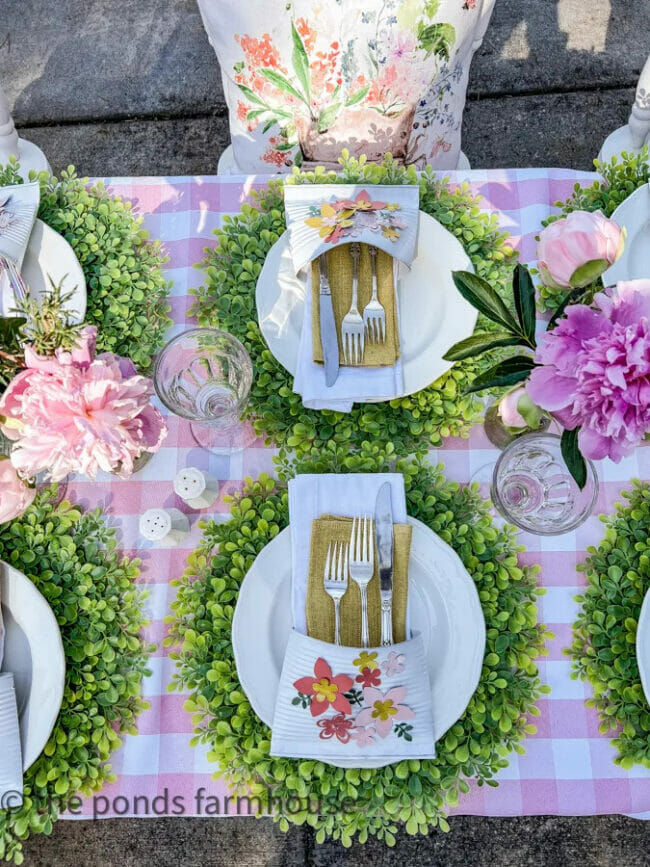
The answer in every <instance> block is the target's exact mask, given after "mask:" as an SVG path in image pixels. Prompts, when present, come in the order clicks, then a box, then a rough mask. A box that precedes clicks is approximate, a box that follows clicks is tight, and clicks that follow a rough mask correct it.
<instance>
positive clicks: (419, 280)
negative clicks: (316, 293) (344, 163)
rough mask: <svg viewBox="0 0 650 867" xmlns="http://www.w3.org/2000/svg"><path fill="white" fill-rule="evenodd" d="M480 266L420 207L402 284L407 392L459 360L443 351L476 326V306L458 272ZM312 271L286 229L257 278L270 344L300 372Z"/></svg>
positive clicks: (261, 315)
mask: <svg viewBox="0 0 650 867" xmlns="http://www.w3.org/2000/svg"><path fill="white" fill-rule="evenodd" d="M473 270H474V267H473V265H472V263H471V261H470V259H469V257H468V255H467V253H466V252H465V250H464V249H463V246H462V244H461V243H460V241H459V240H458V239H457V238H455V237H454V236H453V235H452V234H451V233H450V232H448V231H447V229H445V228H444V226H442V225H441V224H440V223H438V222H437V220H434V219H433V218H432V217H430V216H429V215H428V214H425V213H423V212H422V211H420V226H419V232H418V249H417V256H416V258H415V260H414V261H413V264H412V266H411V269H410V270H407V268H406V266H403V267H402V268H401V270H400V279H399V283H398V286H397V297H398V303H399V322H400V348H401V357H402V362H403V368H404V391H403V393H402V394H401V395H395V397H403V396H405V395H407V394H414V393H415V392H417V391H421V390H422V389H423V388H426V387H427V386H428V385H430V384H431V383H432V382H435V380H436V379H438V378H439V377H440V376H442V374H443V373H445V372H446V371H447V370H449V368H450V367H451V366H452V362H450V361H445V360H444V359H443V357H442V356H443V355H444V354H445V352H447V350H448V349H449V348H450V347H451V346H453V345H454V343H457V342H458V341H459V340H464V339H465V338H466V337H470V336H471V335H472V333H473V332H474V326H475V325H476V319H477V316H478V313H477V311H476V310H475V309H474V308H473V307H472V306H471V304H469V302H467V301H465V299H464V298H463V296H462V295H461V294H460V292H459V291H458V290H457V289H456V287H455V285H454V281H453V279H452V276H451V272H452V271H473ZM306 279H307V278H306V272H305V270H303V271H301V272H300V273H299V274H298V275H296V274H295V272H294V268H293V261H292V258H291V251H290V249H289V238H288V234H287V233H286V232H285V233H284V235H282V237H281V238H280V239H279V240H278V241H276V243H275V244H274V245H273V246H272V247H271V249H270V250H269V253H268V255H267V257H266V261H265V262H264V267H263V268H262V271H261V273H260V276H259V279H258V281H257V289H256V293H255V298H256V302H257V318H258V321H259V323H260V328H261V329H262V334H263V335H264V338H265V340H266V342H267V344H268V346H269V349H270V350H271V352H272V353H273V355H274V356H275V358H277V360H278V361H279V362H280V364H281V365H282V366H283V367H284V368H286V370H288V371H289V373H290V374H292V375H293V376H295V373H296V367H297V364H298V348H299V346H300V333H301V331H302V327H303V320H304V305H305V292H306V289H307V283H306Z"/></svg>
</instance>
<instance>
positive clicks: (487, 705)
mask: <svg viewBox="0 0 650 867" xmlns="http://www.w3.org/2000/svg"><path fill="white" fill-rule="evenodd" d="M333 470H336V471H339V472H341V471H345V472H354V471H357V472H383V471H387V470H395V471H397V472H401V473H403V474H404V479H405V486H406V496H407V501H408V509H409V514H410V515H412V516H413V517H415V518H419V519H420V520H421V521H423V522H424V523H425V524H427V526H429V527H431V529H432V530H434V532H436V533H437V534H438V535H439V536H440V537H441V538H442V539H444V540H445V541H446V542H448V543H449V544H450V545H451V546H452V547H453V548H454V549H455V550H456V551H457V553H458V554H459V556H460V558H461V559H462V561H463V563H464V564H465V566H466V567H467V569H468V571H469V573H470V574H471V575H472V576H473V578H474V581H475V582H476V587H477V590H478V593H479V597H480V600H481V605H482V607H483V613H484V615H485V621H486V627H487V647H486V654H485V658H484V662H483V669H482V672H481V679H480V683H479V686H478V688H477V690H476V692H475V694H474V696H473V698H472V700H471V701H470V704H469V706H468V708H467V710H466V712H465V714H464V715H463V717H462V718H461V719H460V720H459V722H457V723H456V724H455V725H454V726H453V727H452V728H451V729H450V730H449V731H448V732H447V734H446V735H445V736H444V737H443V738H442V739H441V740H440V741H439V742H438V743H437V745H436V749H437V758H436V759H435V760H427V761H414V760H410V761H402V762H400V763H398V764H394V765H391V766H389V767H386V768H381V769H377V770H359V769H349V770H343V769H341V768H334V767H331V766H329V765H326V764H324V763H322V762H318V761H303V760H293V759H283V758H272V757H270V755H269V748H270V731H269V729H268V727H267V726H266V725H264V723H262V722H261V720H260V719H259V718H258V717H257V716H256V715H255V713H254V712H253V710H252V708H251V706H250V704H249V702H248V699H247V698H246V696H245V694H244V692H243V690H242V688H241V685H240V683H239V680H238V677H237V670H236V667H235V662H234V658H233V650H232V642H231V628H232V618H233V613H234V608H235V605H236V602H237V596H238V593H239V588H240V585H241V582H242V580H243V578H244V575H245V574H246V572H247V571H248V569H249V568H250V566H251V564H252V562H253V560H254V559H255V557H256V555H257V554H258V553H259V552H260V551H261V550H262V548H263V547H264V546H265V545H267V544H268V543H269V542H270V541H271V540H272V539H273V538H274V537H275V536H276V535H277V534H278V533H279V532H280V530H281V529H283V527H285V526H286V525H287V521H288V504H287V492H286V484H285V483H284V481H283V480H281V481H279V482H276V481H274V480H273V479H271V478H269V477H268V476H265V475H263V476H260V478H259V479H258V480H257V481H255V482H253V481H251V480H250V479H249V480H247V483H246V486H245V489H244V492H243V494H241V495H239V496H237V497H235V498H234V501H233V505H232V509H231V519H230V521H228V522H227V523H214V522H210V523H208V524H207V525H205V531H204V536H203V540H202V542H201V544H200V545H199V547H198V548H197V550H196V551H194V552H193V553H192V554H191V555H190V556H189V558H188V565H187V570H186V572H185V574H184V576H183V578H182V579H181V580H180V581H174V582H172V583H173V584H175V585H177V586H178V596H177V599H176V601H175V602H174V603H172V610H173V614H172V615H171V616H170V617H169V618H168V620H169V622H170V633H169V638H168V639H167V643H168V644H173V645H176V647H177V648H178V649H177V650H175V651H172V653H171V656H172V658H174V659H175V661H176V666H177V667H176V673H175V675H174V677H173V679H172V683H171V685H170V689H177V690H183V691H184V690H189V691H190V698H189V699H188V700H187V702H186V704H185V707H186V710H188V712H190V713H191V714H192V722H193V726H194V732H195V737H194V738H193V741H192V743H193V744H196V743H204V744H207V745H209V747H210V751H209V753H208V757H209V758H210V760H211V761H213V762H216V764H217V766H218V771H217V776H222V777H223V778H224V779H225V780H226V781H227V783H228V784H229V785H230V786H231V787H233V788H234V789H235V790H237V791H240V792H241V793H244V792H249V793H251V794H255V795H258V796H259V797H260V799H261V800H262V803H263V805H264V804H265V799H266V797H267V795H268V789H270V790H271V791H272V795H273V797H274V798H277V799H280V800H281V801H282V803H283V804H284V805H285V806H284V807H283V808H279V810H278V807H277V802H274V810H276V813H275V818H276V820H278V821H279V823H280V827H281V828H282V829H283V830H287V829H288V828H289V825H290V823H294V824H299V825H300V824H305V823H306V824H307V825H309V826H311V827H313V828H314V829H315V830H316V839H317V840H318V841H319V842H322V841H323V840H324V839H325V838H326V837H333V838H335V839H340V840H341V842H342V843H343V844H344V845H350V844H351V842H352V839H353V837H354V836H355V835H356V836H358V839H359V841H360V842H365V840H366V839H367V838H368V837H369V836H370V835H375V836H377V837H379V838H381V839H383V840H385V842H386V843H387V844H388V845H392V844H393V843H394V842H395V833H396V831H397V828H398V825H399V824H400V823H403V824H404V825H405V827H406V830H407V832H408V833H411V834H417V833H420V834H426V833H428V831H429V830H430V829H431V828H432V827H435V826H437V827H439V828H441V829H443V830H446V829H447V828H448V825H447V822H446V819H445V818H444V816H445V811H446V808H447V807H448V806H454V805H455V804H457V803H458V800H459V797H461V796H462V795H463V794H464V793H466V792H467V791H468V788H469V787H468V783H467V780H468V779H474V780H475V781H477V783H478V785H483V784H487V785H496V782H495V781H494V779H493V775H494V774H495V772H496V771H497V770H498V769H499V768H502V767H505V766H506V765H507V764H508V762H507V759H506V756H507V755H508V753H509V752H510V751H511V750H515V751H517V752H518V753H522V752H524V750H523V747H522V746H521V744H520V742H521V740H522V739H523V738H524V736H525V735H526V734H527V733H532V732H534V731H535V727H534V726H532V725H530V724H529V722H528V720H527V717H528V715H531V714H532V715H536V714H537V708H536V706H535V701H536V699H537V698H538V697H539V695H540V693H543V692H548V688H547V687H545V686H543V685H542V684H541V683H540V680H539V677H538V672H537V667H536V665H535V662H534V659H535V658H536V657H537V656H539V654H540V653H543V652H544V650H543V644H544V639H545V637H546V636H547V633H546V632H545V631H544V627H543V626H542V625H540V624H539V623H538V620H537V606H536V597H537V595H538V594H539V593H540V592H541V591H540V590H539V589H538V587H537V580H536V577H535V576H536V572H537V571H538V568H537V567H528V566H520V565H519V563H518V557H517V554H518V552H519V551H521V550H522V548H521V547H518V546H517V544H516V542H515V536H514V531H513V530H512V529H508V528H504V529H500V528H497V527H496V526H495V525H494V524H493V523H492V519H491V517H490V515H489V504H488V503H486V502H485V501H483V500H482V499H481V497H480V496H479V494H478V492H477V490H475V489H469V488H461V487H460V486H459V485H458V484H456V483H453V482H448V481H446V480H445V478H444V476H443V474H442V468H441V466H437V467H432V466H431V465H430V464H428V463H426V460H425V459H424V458H417V457H413V458H403V459H398V460H395V457H394V450H393V448H392V446H391V445H389V446H387V447H384V448H383V449H380V448H379V447H378V446H370V445H366V446H365V447H363V448H362V450H361V452H360V453H359V454H356V455H350V454H349V453H348V452H347V451H346V450H345V449H344V448H343V447H337V446H336V445H334V444H331V445H330V446H329V447H328V448H327V449H324V450H323V452H322V453H321V455H320V457H319V459H318V460H317V461H316V462H314V461H312V460H307V461H305V462H302V463H301V462H298V463H297V464H294V465H293V466H290V465H288V464H285V465H284V468H283V471H282V472H281V474H280V475H281V479H285V478H286V476H287V474H288V473H291V472H304V471H309V472H328V471H330V472H331V471H333ZM267 787H268V789H267ZM295 798H299V799H303V807H302V808H300V805H298V809H296V802H295V800H293V801H292V800H290V799H295ZM347 799H350V800H349V801H348V800H347ZM307 800H309V801H310V803H311V804H312V805H313V804H314V803H315V802H317V803H318V804H319V812H316V810H315V809H312V810H310V809H307Z"/></svg>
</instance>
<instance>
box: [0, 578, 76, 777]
mask: <svg viewBox="0 0 650 867" xmlns="http://www.w3.org/2000/svg"><path fill="white" fill-rule="evenodd" d="M0 599H1V600H2V607H3V608H4V609H5V611H8V612H9V613H10V615H11V620H8V618H6V617H5V627H7V633H9V630H10V629H14V628H15V627H14V625H13V623H12V622H11V621H13V622H14V623H15V624H16V625H17V626H18V627H19V628H20V629H21V630H22V632H23V633H24V635H25V638H26V639H27V643H28V645H29V650H30V653H31V678H30V682H29V692H28V695H27V698H26V700H24V701H23V697H22V696H20V695H18V703H19V710H20V713H19V722H20V738H21V745H22V756H23V770H25V771H26V770H27V769H28V768H29V767H30V766H31V765H32V764H33V763H34V762H35V761H36V759H37V758H38V757H39V756H40V754H41V753H42V752H43V747H44V746H45V744H46V743H47V741H48V738H49V737H50V734H51V733H52V729H53V728H54V724H55V722H56V720H57V717H58V715H59V711H60V709H61V702H62V701H63V690H64V686H65V653H64V650H63V642H62V640H61V631H60V630H59V624H58V623H57V621H56V617H55V616H54V612H53V611H52V609H51V608H50V606H49V605H48V603H47V601H46V599H45V597H44V596H43V595H42V594H41V593H40V592H39V591H38V590H37V589H36V587H35V586H34V584H33V583H32V582H31V581H30V580H29V578H27V576H26V575H23V573H22V572H19V571H18V570H17V569H15V568H14V567H13V566H10V565H9V564H8V563H4V562H2V561H0ZM12 667H15V664H14V665H13V666H12V662H11V658H9V659H8V658H7V653H5V658H4V660H3V663H2V670H3V671H11V670H12ZM17 691H18V690H17Z"/></svg>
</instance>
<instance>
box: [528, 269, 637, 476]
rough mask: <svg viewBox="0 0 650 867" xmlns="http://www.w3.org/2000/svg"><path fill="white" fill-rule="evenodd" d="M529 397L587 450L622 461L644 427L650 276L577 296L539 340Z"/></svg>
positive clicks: (595, 456) (586, 452) (591, 454)
mask: <svg viewBox="0 0 650 867" xmlns="http://www.w3.org/2000/svg"><path fill="white" fill-rule="evenodd" d="M535 361H536V362H537V363H538V364H539V365H540V366H539V367H536V368H534V369H533V371H532V373H531V375H530V379H529V381H528V384H527V391H528V393H529V394H530V397H531V399H532V400H533V401H534V402H535V403H537V404H539V406H541V407H543V408H544V409H547V410H549V412H552V413H553V415H554V416H555V417H556V418H557V419H558V420H559V421H560V422H561V423H562V424H563V425H564V427H566V428H567V429H568V430H573V429H574V428H576V427H580V432H579V434H578V445H579V447H580V450H581V451H582V453H583V454H584V455H585V457H588V458H593V459H594V460H599V459H601V458H604V457H610V458H611V459H612V460H613V461H616V462H618V461H620V460H621V459H622V458H623V457H625V455H627V454H629V453H630V452H631V451H632V449H634V448H635V447H636V446H637V445H638V444H639V443H640V442H641V441H642V440H643V438H644V437H645V435H646V434H647V433H649V432H650V280H631V281H629V282H625V283H623V282H622V283H619V284H618V285H617V286H616V287H615V288H611V289H607V290H605V291H604V292H600V293H598V294H597V295H596V296H595V298H594V307H593V308H592V307H587V306H586V305H582V304H577V305H573V306H571V307H567V309H566V318H565V319H561V320H560V322H559V323H558V325H557V327H556V328H554V329H553V330H552V331H548V332H546V334H544V335H543V336H542V338H541V339H540V341H539V344H538V348H537V352H536V354H535Z"/></svg>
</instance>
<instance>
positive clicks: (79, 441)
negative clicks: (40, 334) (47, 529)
mask: <svg viewBox="0 0 650 867" xmlns="http://www.w3.org/2000/svg"><path fill="white" fill-rule="evenodd" d="M96 338H97V328H96V327H95V326H94V325H90V326H86V327H85V328H83V329H82V330H81V331H80V333H79V336H78V338H77V340H76V343H75V344H74V346H73V347H72V348H71V349H63V348H61V347H59V348H58V349H56V350H55V353H54V355H53V356H43V355H40V354H39V353H37V352H36V351H35V350H34V349H33V347H32V346H31V345H28V346H26V347H25V369H24V370H22V371H21V372H20V373H18V374H17V375H16V376H15V377H14V379H13V380H12V381H11V383H10V384H9V386H8V388H7V389H6V391H5V392H4V394H3V395H2V397H1V398H0V415H1V416H2V417H3V420H2V421H1V422H0V429H2V432H3V433H4V434H5V436H7V437H8V438H9V439H11V440H13V441H14V446H13V448H12V451H11V456H10V460H11V462H12V464H13V466H14V467H15V469H16V470H17V471H18V472H19V473H20V474H21V475H22V476H23V477H33V476H36V475H38V474H39V473H46V474H47V475H48V477H49V478H50V479H51V480H52V481H55V482H56V481H60V480H61V479H64V478H65V477H66V476H67V475H68V474H69V473H73V472H81V473H84V474H85V475H87V476H89V477H90V478H94V477H95V475H96V474H97V472H98V470H100V469H101V470H104V471H106V472H117V473H118V474H119V475H122V476H129V475H131V473H132V472H133V469H134V461H135V460H136V459H137V458H138V457H140V455H141V454H142V453H143V452H155V451H157V450H158V449H159V448H160V446H161V444H162V441H163V439H164V438H165V436H166V433H167V430H166V427H165V423H164V420H163V418H162V415H161V414H160V412H159V411H158V410H157V409H156V408H155V407H154V406H153V405H152V404H151V397H152V395H153V385H152V382H151V380H150V379H149V378H148V377H145V376H140V375H139V374H138V373H137V371H136V369H135V366H134V364H133V362H132V361H130V360H129V359H127V358H121V357H120V356H118V355H114V354H113V353H110V352H105V353H102V354H101V355H97V356H96V355H95V342H96Z"/></svg>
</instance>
